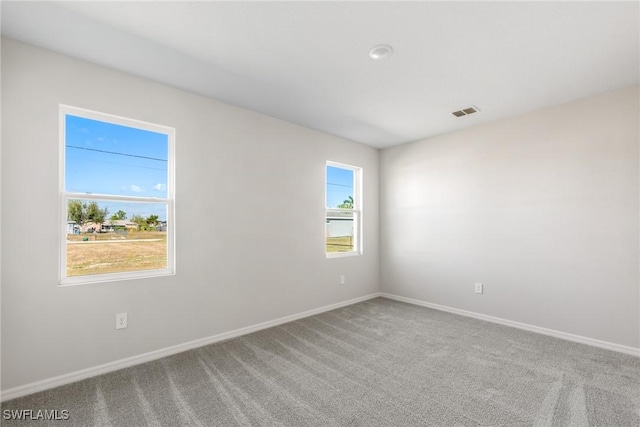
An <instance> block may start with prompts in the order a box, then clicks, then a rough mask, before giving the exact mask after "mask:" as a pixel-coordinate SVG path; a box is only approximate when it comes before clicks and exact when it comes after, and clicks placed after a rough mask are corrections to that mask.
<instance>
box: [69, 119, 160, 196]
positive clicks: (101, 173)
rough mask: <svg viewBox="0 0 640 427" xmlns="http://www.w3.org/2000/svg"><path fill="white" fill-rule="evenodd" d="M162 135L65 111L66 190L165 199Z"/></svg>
mask: <svg viewBox="0 0 640 427" xmlns="http://www.w3.org/2000/svg"><path fill="white" fill-rule="evenodd" d="M168 144H169V142H168V137H167V135H166V134H163V133H157V132H151V131H148V130H143V129H135V128H132V127H127V126H122V125H116V124H112V123H106V122H102V121H98V120H92V119H87V118H84V117H77V116H72V115H66V117H65V191H67V192H74V193H94V194H112V195H119V196H120V195H126V196H141V197H158V198H166V197H167V168H168V163H167V156H168Z"/></svg>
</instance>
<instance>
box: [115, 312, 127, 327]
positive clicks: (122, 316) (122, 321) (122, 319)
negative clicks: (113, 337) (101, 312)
mask: <svg viewBox="0 0 640 427" xmlns="http://www.w3.org/2000/svg"><path fill="white" fill-rule="evenodd" d="M126 327H127V313H118V314H116V329H124V328H126Z"/></svg>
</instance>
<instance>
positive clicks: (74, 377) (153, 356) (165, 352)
mask: <svg viewBox="0 0 640 427" xmlns="http://www.w3.org/2000/svg"><path fill="white" fill-rule="evenodd" d="M380 295H381V294H380V292H375V293H373V294H369V295H365V296H363V297H359V298H354V299H350V300H348V301H342V302H339V303H336V304H330V305H326V306H324V307H319V308H314V309H313V310H307V311H304V312H302V313H297V314H292V315H290V316H285V317H281V318H279V319H275V320H269V321H267V322H263V323H258V324H256V325H252V326H247V327H244V328H240V329H235V330H233V331H229V332H223V333H221V334H218V335H213V336H210V337H207V338H202V339H198V340H195V341H190V342H186V343H183V344H178V345H174V346H171V347H166V348H162V349H160V350H155V351H150V352H149V353H144V354H140V355H137V356H132V357H127V358H126V359H120V360H116V361H114V362H109V363H105V364H104V365H99V366H94V367H92V368H87V369H82V370H80V371H75V372H71V373H68V374H64V375H60V376H57V377H54V378H49V379H46V380H42V381H36V382H33V383H30V384H26V385H22V386H18V387H14V388H11V389H8V390H3V391H2V392H1V393H0V401H2V402H4V401H7V400H11V399H15V398H17V397H22V396H26V395H28V394H32V393H37V392H39V391H43V390H48V389H51V388H55V387H59V386H61V385H65V384H69V383H73V382H76V381H80V380H84V379H86V378H90V377H95V376H97V375H102V374H106V373H108V372H113V371H117V370H119V369H123V368H128V367H130V366H134V365H139V364H141V363H145V362H150V361H152V360H157V359H161V358H163V357H167V356H171V355H173V354H177V353H182V352H183V351H187V350H191V349H194V348H198V347H202V346H205V345H209V344H213V343H216V342H220V341H225V340H229V339H232V338H236V337H239V336H242V335H247V334H250V333H252V332H257V331H260V330H262V329H267V328H271V327H273V326H278V325H282V324H283V323H288V322H292V321H294V320H298V319H302V318H304V317H309V316H313V315H316V314H319V313H324V312H325V311H330V310H335V309H336V308H340V307H345V306H347V305H352V304H356V303H359V302H362V301H366V300H369V299H372V298H376V297H379V296H380Z"/></svg>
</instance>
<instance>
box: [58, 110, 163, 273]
mask: <svg viewBox="0 0 640 427" xmlns="http://www.w3.org/2000/svg"><path fill="white" fill-rule="evenodd" d="M67 115H72V116H77V117H83V118H87V119H92V120H97V121H101V122H105V123H111V124H116V125H122V126H128V127H132V128H136V129H141V130H147V131H151V132H156V133H162V134H165V135H167V143H168V147H167V148H168V153H167V156H168V157H167V197H166V198H157V197H132V196H120V195H112V194H96V193H75V192H67V191H65V190H66V189H65V179H66V177H65V170H66V169H65V160H66V132H65V131H66V116H67ZM59 120H60V122H59V133H60V134H59V138H60V159H59V168H60V169H59V193H60V194H59V196H60V197H59V199H60V218H59V221H58V224H59V226H60V245H59V246H60V256H59V284H60V285H61V286H68V285H84V284H89V283H102V282H112V281H121V280H130V279H142V278H149V277H157V276H170V275H175V271H176V268H175V264H176V263H175V229H176V227H175V193H174V191H175V129H174V128H172V127H168V126H162V125H158V124H155V123H149V122H144V121H140V120H135V119H130V118H126V117H120V116H115V115H112V114H107V113H101V112H97V111H91V110H86V109H84V108H78V107H73V106H70V105H63V104H60V106H59ZM71 199H80V200H89V201H100V200H103V201H104V200H109V201H118V202H135V203H150V204H166V205H167V268H163V269H155V270H136V271H126V272H120V273H105V274H92V275H84V276H72V277H69V276H67V229H66V228H67V227H66V219H67V203H68V201H69V200H71Z"/></svg>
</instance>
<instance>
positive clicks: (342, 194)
mask: <svg viewBox="0 0 640 427" xmlns="http://www.w3.org/2000/svg"><path fill="white" fill-rule="evenodd" d="M349 196H351V197H353V171H352V170H349V169H342V168H338V167H335V166H327V206H326V207H327V208H337V207H338V205H340V204H342V203H344V201H345V200H348V199H349Z"/></svg>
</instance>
